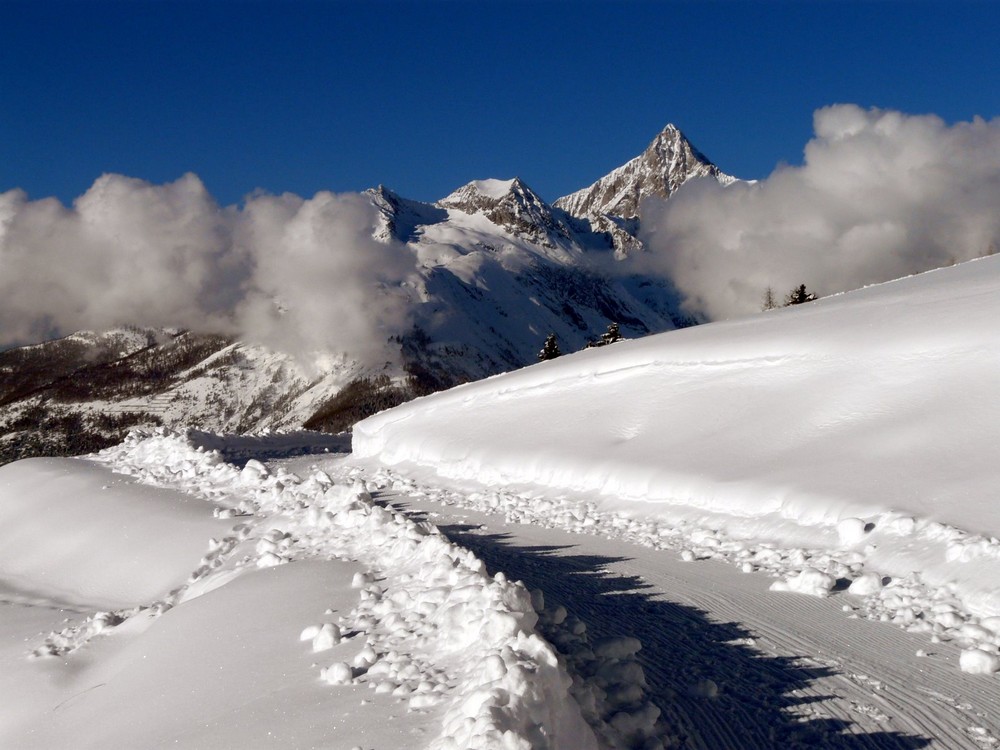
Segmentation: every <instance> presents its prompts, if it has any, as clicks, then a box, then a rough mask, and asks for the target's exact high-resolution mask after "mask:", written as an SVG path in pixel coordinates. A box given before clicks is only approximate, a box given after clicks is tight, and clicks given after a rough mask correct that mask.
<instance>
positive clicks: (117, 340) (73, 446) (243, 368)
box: [0, 329, 362, 463]
mask: <svg viewBox="0 0 1000 750" xmlns="http://www.w3.org/2000/svg"><path fill="white" fill-rule="evenodd" d="M0 367H2V368H3V369H4V370H5V371H6V372H5V377H4V378H3V379H2V380H0V382H2V383H3V386H4V390H3V392H2V394H0V463H3V462H6V461H10V460H14V459H17V458H23V457H27V456H33V455H65V454H76V453H85V452H88V451H92V450H96V449H100V448H103V447H107V446H109V445H114V444H116V443H118V442H120V441H121V440H122V439H123V438H124V435H125V434H126V433H127V431H128V430H129V429H130V428H132V427H136V426H144V427H152V426H159V425H168V426H169V425H186V426H190V427H195V428H201V429H206V430H214V431H220V432H221V431H226V432H247V431H254V430H260V429H262V428H265V427H266V428H283V427H296V426H301V425H302V424H303V423H304V422H305V421H307V420H308V419H309V418H310V417H311V416H312V415H314V414H315V413H316V411H317V410H318V409H320V408H321V407H322V406H323V405H325V404H327V403H328V401H329V399H330V395H331V394H335V393H337V392H338V391H339V390H340V389H341V388H343V387H344V386H345V385H346V384H347V383H349V382H351V381H352V380H354V379H356V378H357V377H358V376H359V374H361V373H362V370H361V368H360V367H358V366H357V365H355V364H352V363H350V362H346V361H344V360H340V361H336V360H331V361H330V362H329V363H328V364H327V366H326V369H325V371H324V373H322V374H309V373H307V372H306V371H305V370H304V369H303V368H302V367H301V366H300V365H299V364H298V363H297V362H296V360H295V359H294V358H292V357H290V356H288V355H284V354H279V353H275V352H271V351H268V350H267V349H265V348H263V347H260V346H254V345H250V344H244V343H239V342H233V341H231V340H230V339H228V338H226V337H222V336H212V335H205V334H196V333H192V332H178V331H173V332H168V331H162V330H139V329H134V330H132V329H130V330H125V331H111V332H108V333H106V334H94V333H90V332H83V333H79V334H74V335H72V336H69V337H67V338H65V339H60V340H57V341H51V342H47V343H45V344H39V345H36V346H32V347H24V348H21V349H13V350H9V351H7V352H3V353H0Z"/></svg>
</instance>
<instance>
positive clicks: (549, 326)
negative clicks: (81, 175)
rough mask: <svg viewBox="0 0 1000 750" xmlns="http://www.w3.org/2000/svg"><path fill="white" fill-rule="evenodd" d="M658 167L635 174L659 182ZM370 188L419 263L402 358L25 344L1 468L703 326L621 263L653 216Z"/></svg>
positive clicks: (489, 193) (93, 341)
mask: <svg viewBox="0 0 1000 750" xmlns="http://www.w3.org/2000/svg"><path fill="white" fill-rule="evenodd" d="M664 132H666V131H664ZM662 135H663V134H662V133H661V136H662ZM659 138H660V136H658V139H659ZM656 142H657V141H656V140H654V143H656ZM664 148H666V146H664ZM648 150H649V149H647V151H648ZM662 150H663V149H661V151H662ZM692 153H696V152H693V151H692ZM641 158H642V156H641V155H640V157H637V159H641ZM635 161H636V160H632V161H631V162H629V164H632V163H633V162H635ZM661 162H662V163H663V164H666V162H663V161H662V160H661ZM661 162H655V163H661ZM677 163H680V162H676V161H675V162H671V165H673V166H672V167H671V168H672V169H675V173H673V174H672V175H671V174H668V175H664V176H663V180H662V181H665V183H664V184H671V185H672V184H674V183H675V182H676V183H678V184H682V183H683V181H685V180H686V179H688V178H689V177H690V176H692V175H694V172H697V173H698V174H700V173H701V172H703V171H704V170H705V169H707V168H706V167H704V165H703V164H702V162H701V161H699V162H698V164H697V165H695V167H694V168H693V169H694V172H693V173H692V175H689V176H688V177H684V176H683V175H679V174H678V173H676V168H677ZM685 163H686V162H685ZM627 166H628V164H626V165H623V167H622V168H620V169H619V170H616V172H620V170H621V169H624V168H625V167H627ZM650 168H652V167H649V165H648V164H647V165H646V167H645V168H644V170H639V171H635V170H633V172H631V173H629V175H627V176H630V177H631V178H643V179H645V178H648V171H649V169H650ZM616 172H612V173H611V174H612V175H614V174H616ZM682 177H683V179H682ZM671 180H672V182H671ZM647 181H648V180H647ZM654 182H655V181H654ZM630 190H631V191H632V192H633V193H636V194H642V193H643V191H644V190H645V191H647V192H648V190H649V187H648V185H646V184H645V183H642V184H636V185H633V186H631V187H630ZM363 195H364V196H365V197H366V198H367V200H368V201H369V202H370V203H371V205H372V208H373V211H374V212H375V225H374V228H373V237H374V238H375V239H377V240H379V241H382V242H385V243H398V250H399V252H407V253H412V254H413V258H414V262H415V273H414V274H413V275H412V277H411V278H410V280H409V281H407V282H406V284H404V285H403V287H401V288H400V289H398V290H395V291H394V293H395V294H398V295H402V297H403V298H404V306H405V310H406V320H407V326H408V327H407V328H405V329H404V330H400V331H397V332H396V333H395V335H393V336H392V337H391V338H390V344H391V347H392V348H393V350H395V351H398V358H396V360H397V361H395V362H388V363H383V364H381V365H371V364H369V365H365V364H363V363H361V362H358V361H354V360H352V359H351V358H350V357H347V356H345V355H343V354H342V353H337V352H331V353H330V354H332V355H333V356H332V357H331V356H327V357H326V358H325V360H326V363H325V364H324V365H322V366H321V367H319V369H318V370H317V369H311V368H309V367H304V366H302V365H301V364H300V363H299V362H297V361H296V360H295V359H294V358H293V357H291V356H289V355H285V354H282V353H280V352H276V351H272V350H269V349H267V348H266V347H263V346H260V345H257V344H254V343H252V342H250V341H242V340H237V339H235V338H234V337H232V336H219V335H214V334H212V333H211V332H199V331H160V330H153V329H137V328H136V329H133V328H129V329H127V330H126V334H122V333H119V334H115V335H112V334H111V333H96V334H82V333H81V334H73V335H72V336H70V337H67V338H65V339H61V340H58V341H53V342H47V343H43V344H40V345H35V346H34V347H31V348H30V349H31V351H28V349H22V350H10V351H8V352H4V353H0V394H4V393H7V394H8V397H6V398H3V399H0V462H3V461H4V460H10V459H12V458H19V457H24V456H27V455H38V454H44V453H53V452H55V453H59V452H67V451H68V450H73V451H76V452H80V451H81V450H93V449H96V448H99V447H104V446H105V445H108V444H111V443H114V442H117V441H118V440H119V439H121V437H122V436H123V431H124V430H126V429H127V428H129V427H132V426H160V425H162V426H167V427H179V426H191V427H195V428H198V429H204V430H209V431H215V432H248V431H259V430H262V429H290V428H297V427H301V426H303V425H309V426H310V427H314V428H319V429H324V430H329V431H339V430H342V429H346V428H349V427H350V426H351V424H353V421H355V420H356V419H357V418H360V417H362V416H367V414H370V413H372V412H373V411H377V410H379V409H381V408H385V407H386V406H391V405H395V404H396V403H400V402H401V401H403V400H406V399H408V398H412V397H413V396H416V395H421V394H423V393H428V392H431V391H434V390H440V389H442V388H447V387H450V386H452V385H455V384H457V383H462V382H468V381H472V380H478V379H481V378H483V377H487V376H489V375H494V374H498V373H500V372H504V371H507V370H511V369H516V368H519V367H523V366H524V365H527V364H531V363H532V362H534V361H535V357H536V354H537V352H538V350H539V348H540V347H541V345H542V343H543V342H544V340H545V337H546V336H547V335H548V334H550V333H554V334H555V335H556V336H557V338H558V340H559V342H560V347H561V348H562V350H563V351H575V350H578V349H582V348H584V347H585V346H586V345H587V344H588V343H589V342H592V341H594V340H597V339H599V337H600V335H601V334H602V333H604V332H605V330H606V329H607V326H608V325H609V324H611V323H618V324H619V326H620V328H621V332H622V335H624V336H625V337H629V338H637V337H641V336H645V335H647V334H649V333H654V332H661V331H666V330H671V329H673V328H677V327H683V326H685V325H689V324H691V323H692V322H695V321H692V320H691V319H690V317H689V316H688V315H687V314H686V313H685V312H684V311H683V310H682V308H681V299H680V295H679V294H678V293H677V292H676V290H675V289H674V288H673V287H672V285H671V284H670V283H669V282H667V281H665V280H663V279H661V278H656V277H648V276H637V275H627V274H623V273H622V268H623V267H620V266H618V265H617V264H616V263H615V259H616V258H617V259H621V258H622V257H624V256H625V255H627V254H628V252H629V251H630V249H635V248H637V247H641V246H640V244H639V240H638V238H637V236H636V230H637V228H638V219H633V218H629V217H618V216H613V215H610V214H607V213H604V214H591V215H588V216H583V217H581V216H576V215H573V214H572V213H570V212H569V211H567V210H566V209H564V208H561V207H559V206H558V205H555V204H550V203H547V202H546V201H544V200H543V199H542V198H541V197H540V196H539V195H538V194H537V193H535V192H534V191H533V190H532V189H531V188H530V187H529V186H528V185H527V183H525V181H524V180H522V179H521V178H520V177H514V178H512V179H508V180H497V179H486V180H473V181H471V182H469V183H466V184H465V185H463V186H461V187H459V188H457V189H456V190H454V191H453V192H452V193H450V194H449V195H447V196H445V197H444V198H442V199H440V200H438V201H436V202H434V203H424V202H421V201H415V200H411V199H408V198H405V197H403V196H400V195H399V194H397V193H395V192H394V191H392V190H390V189H389V188H387V187H385V186H383V185H379V186H378V187H376V188H372V189H369V190H367V191H365V192H364V193H363ZM556 203H557V204H558V201H557V202H556ZM328 323H329V321H316V322H315V324H316V325H325V324H328Z"/></svg>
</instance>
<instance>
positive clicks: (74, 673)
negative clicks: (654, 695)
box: [0, 430, 663, 750]
mask: <svg viewBox="0 0 1000 750" xmlns="http://www.w3.org/2000/svg"><path fill="white" fill-rule="evenodd" d="M244 444H245V441H244ZM278 453H279V454H280V453H281V451H278ZM95 464H96V465H95ZM101 464H103V466H99V465H101ZM58 465H59V467H61V472H62V473H64V474H66V475H67V476H69V477H74V476H76V474H77V470H79V473H81V474H83V475H85V476H88V477H91V479H92V478H93V477H95V476H96V477H101V478H102V479H103V481H105V484H103V485H100V486H99V488H98V487H93V488H91V490H92V491H91V492H90V493H89V495H88V494H86V493H82V494H80V495H78V496H76V497H74V498H73V503H74V504H75V505H76V506H78V516H79V517H81V518H84V519H86V518H87V515H88V511H89V513H91V514H92V516H93V517H92V518H90V519H89V520H90V521H91V524H90V525H91V526H92V527H94V528H96V529H101V528H103V529H104V530H105V532H110V530H112V529H114V527H115V524H116V523H117V520H118V519H117V516H118V515H119V514H121V513H124V512H125V510H126V508H123V507H117V506H115V505H114V504H112V505H111V506H110V511H109V505H108V503H107V502H106V501H105V500H104V499H103V495H105V494H110V496H111V498H112V500H113V501H114V502H117V503H121V502H122V501H127V500H128V499H129V497H130V496H134V497H135V498H142V497H143V493H145V494H147V495H150V496H151V497H152V496H155V497H156V499H157V501H158V502H161V503H164V504H165V507H164V508H163V510H162V513H161V518H159V519H156V518H154V519H151V524H152V525H151V526H148V527H144V528H143V530H144V531H145V532H147V533H148V532H151V531H155V528H156V522H157V521H160V522H166V523H167V524H170V523H173V524H175V525H176V524H178V523H179V519H182V518H183V514H182V513H179V512H178V511H177V509H176V508H175V509H173V510H169V508H170V506H171V505H174V506H178V507H180V508H182V509H183V508H186V507H188V506H191V505H192V504H194V505H193V506H192V507H194V508H195V509H196V510H198V509H199V507H198V505H199V504H200V513H199V516H200V517H202V519H203V522H204V521H205V520H207V522H208V523H209V526H206V527H204V528H202V527H197V528H195V530H194V531H190V530H189V531H188V532H185V533H181V531H175V532H174V536H175V537H176V538H178V539H179V540H181V541H183V542H184V545H183V548H182V549H179V550H178V549H174V548H175V547H176V546H177V545H166V546H167V549H168V551H169V552H170V554H171V560H172V562H173V563H175V564H174V565H173V567H172V568H171V570H172V571H173V574H174V577H173V581H172V583H166V582H164V583H163V586H164V588H165V587H166V586H169V585H173V584H179V585H175V586H174V588H172V589H170V590H169V591H164V590H162V589H161V590H160V594H159V598H157V599H155V600H149V599H146V600H145V601H136V600H137V599H142V597H144V596H147V595H150V593H149V591H148V590H139V589H126V590H125V591H126V593H128V594H129V595H128V596H125V594H122V598H121V599H120V600H119V602H120V603H123V604H128V605H131V606H127V607H123V608H119V609H116V610H114V611H108V612H97V613H93V612H92V610H91V611H90V612H91V613H90V614H87V609H86V607H85V606H84V607H83V609H82V611H81V610H77V611H73V612H71V616H70V617H69V618H66V619H65V620H63V621H62V622H61V623H60V624H59V625H58V626H56V628H54V629H53V631H52V632H51V633H50V634H49V635H48V636H47V637H45V636H44V635H41V636H37V637H36V638H32V637H30V631H27V632H26V631H25V630H24V629H23V628H24V627H25V625H27V626H28V627H38V626H42V625H44V624H45V623H54V622H57V621H58V618H59V617H60V616H61V615H62V614H64V613H65V611H66V610H65V609H63V610H57V609H55V607H57V606H58V604H57V603H56V602H48V603H46V602H45V601H44V600H40V601H31V600H30V597H29V596H22V595H21V594H20V593H18V592H14V591H10V592H4V591H3V589H4V587H3V586H0V592H3V593H4V594H6V596H4V598H3V599H2V600H0V607H3V608H4V609H3V611H4V612H12V613H14V617H13V618H11V619H12V621H13V622H10V621H8V623H6V624H5V625H4V626H3V627H0V658H3V659H4V664H5V666H4V669H0V697H3V699H4V700H3V701H2V703H3V705H5V706H8V707H9V706H18V707H20V709H21V710H17V711H15V713H13V714H11V715H9V716H7V715H5V712H4V711H0V745H3V746H5V747H17V748H48V747H60V746H68V745H70V744H71V745H72V746H74V747H80V748H88V747H94V748H96V747H109V746H125V747H138V746H158V745H160V744H173V745H177V746H181V747H188V748H212V747H218V746H261V745H262V744H265V743H270V742H277V743H279V744H285V745H290V746H295V747H306V746H317V747H319V746H322V747H325V748H337V749H338V750H339V749H342V750H347V748H354V747H360V746H362V745H363V746H365V747H378V748H399V747H407V748H418V747H422V748H430V749H431V750H459V749H461V750H468V749H470V748H473V749H478V750H493V749H494V748H496V749H497V750H500V748H503V750H533V749H534V748H546V749H547V750H598V748H602V750H603V749H608V750H618V749H621V750H625V748H642V749H643V750H662V747H663V743H661V742H660V741H659V740H658V739H657V736H658V735H660V734H661V728H660V725H659V724H658V719H659V714H660V712H659V710H658V709H657V708H656V707H655V706H654V705H653V704H652V703H651V702H650V701H649V699H648V696H647V694H646V691H645V689H644V678H643V674H642V669H641V667H640V666H639V665H638V663H637V662H636V661H635V656H634V655H635V650H636V648H637V647H638V644H637V643H636V642H635V641H634V640H630V639H621V638H606V639H602V640H600V641H599V642H591V641H590V640H589V638H588V636H587V634H586V629H585V627H584V626H583V625H582V623H580V622H579V621H578V620H576V619H567V618H566V615H565V612H564V611H563V610H562V609H561V608H559V607H547V606H546V604H545V602H544V599H543V597H542V595H541V593H540V592H529V591H528V590H527V589H526V588H525V587H524V586H523V585H522V584H521V583H519V582H513V581H511V580H510V579H508V578H507V577H506V576H505V575H504V574H503V572H502V571H497V572H495V574H494V573H490V572H487V571H486V567H485V565H484V564H483V562H482V561H481V560H479V559H478V558H476V557H475V556H474V555H473V554H472V553H470V552H469V551H468V550H465V549H463V548H461V547H459V546H457V545H455V544H454V543H452V542H450V541H448V540H447V539H446V538H445V537H444V536H443V535H442V534H441V533H440V532H439V531H438V530H437V529H436V528H435V527H433V526H432V525H431V524H429V523H426V522H423V521H419V520H414V519H410V518H408V517H407V516H405V515H404V514H402V513H399V512H397V511H394V510H393V509H391V508H387V507H384V506H383V504H381V503H379V502H376V501H375V500H373V498H372V496H371V494H370V491H369V490H375V489H384V485H380V484H378V482H373V483H368V482H365V481H364V480H363V478H361V477H359V476H358V472H357V471H348V474H347V475H346V476H345V477H341V478H340V479H341V481H334V480H332V479H331V478H330V476H329V475H328V474H326V473H325V472H324V471H322V470H320V469H318V468H316V466H315V465H313V466H306V467H303V468H302V469H301V470H300V473H301V474H302V475H303V476H305V477H306V478H305V479H303V478H302V477H301V476H299V475H298V474H296V473H294V472H290V471H288V470H287V468H286V467H285V466H282V465H272V466H271V467H268V466H265V465H264V464H263V463H261V462H260V461H258V460H256V459H248V460H246V461H245V463H244V465H243V467H242V469H240V468H238V467H236V466H234V465H233V464H229V463H226V462H225V461H224V460H223V459H222V456H221V454H220V453H219V452H217V451H205V450H204V449H203V448H202V447H199V446H196V445H194V444H193V443H192V442H191V439H190V437H185V436H181V435H177V434H175V433H170V432H169V431H166V430H158V431H156V432H155V433H152V434H150V433H145V432H141V431H136V432H134V433H132V434H131V435H130V436H129V438H128V439H127V440H126V441H125V442H124V443H123V444H122V445H120V446H117V447H115V448H111V449H108V450H106V451H102V452H101V453H100V454H97V455H95V456H91V457H89V459H88V460H86V461H79V460H75V459H62V460H60V461H59V462H58ZM44 466H47V464H46V463H45V462H44V461H39V462H35V463H28V462H24V463H22V464H21V465H18V464H12V465H11V466H10V467H4V468H3V470H2V474H3V476H0V507H3V508H4V509H10V508H13V510H14V512H13V514H11V518H10V520H11V523H10V524H8V526H7V527H4V528H2V529H0V533H3V534H4V535H5V536H7V537H9V538H10V539H12V540H16V539H17V538H18V537H19V535H20V531H21V527H23V526H25V524H27V527H28V528H29V529H30V528H32V524H35V523H36V520H37V519H39V518H41V519H45V515H46V514H45V510H46V509H47V508H49V507H50V506H53V504H55V506H56V507H57V506H58V498H55V497H49V498H40V499H38V500H37V505H36V506H35V508H34V513H25V512H22V510H23V503H19V502H18V497H11V496H9V493H6V492H5V491H6V490H9V489H10V488H11V487H13V488H14V489H17V488H18V487H20V485H25V486H30V485H31V484H32V482H33V478H34V480H38V479H39V477H41V476H43V474H42V473H41V472H40V469H39V468H37V467H44ZM11 467H13V468H11ZM105 467H106V468H105ZM108 469H111V470H113V472H115V473H114V474H112V473H111V472H110V471H108ZM9 474H13V475H15V476H17V477H18V482H13V483H11V482H5V481H4V477H6V476H7V475H9ZM116 474H117V476H116ZM21 475H24V476H21ZM22 480H23V481H22ZM149 485H152V487H150V486H149ZM112 487H114V489H113V491H112V492H111V493H107V492H106V491H107V490H109V488H112ZM154 488H158V489H154ZM22 489H23V487H22ZM126 505H127V502H126ZM147 510H148V509H147ZM206 516H207V519H206V518H205V517H206ZM213 516H214V519H215V520H212V517H213ZM71 520H72V519H71ZM46 523H49V521H46ZM209 528H211V529H215V528H218V529H221V530H224V531H225V532H226V533H225V534H224V535H220V538H212V539H210V540H205V542H204V546H203V547H202V548H201V549H202V551H204V550H205V549H206V548H207V552H204V554H203V556H202V557H201V560H200V562H198V561H197V558H196V557H191V543H192V541H198V539H199V534H202V533H204V535H205V536H207V533H206V532H205V529H209ZM43 530H44V529H43ZM62 535H63V536H64V537H66V536H68V534H66V533H65V531H64V533H63V534H62ZM106 535H110V534H109V533H108V534H106ZM58 536H59V535H52V537H53V539H51V540H48V541H55V542H57V544H56V545H54V547H53V548H54V549H57V548H58V547H59V545H58V541H59V539H58ZM90 536H94V534H93V533H91V534H90V535H89V536H88V539H89V537H90ZM100 536H101V534H99V533H98V534H97V537H98V538H100ZM201 538H202V539H204V536H202V537H201ZM93 544H94V542H93V541H92V540H91V541H90V542H89V543H88V544H86V545H84V547H83V548H81V549H79V550H76V552H77V553H78V554H79V555H81V556H82V558H84V559H85V558H86V556H87V554H88V551H89V550H90V547H91V546H93ZM140 546H141V545H140ZM45 549H46V548H44V547H43V549H42V552H44V551H45ZM161 554H163V553H162V552H156V551H155V550H154V551H153V552H152V553H151V557H152V559H153V560H155V559H157V558H158V557H159V555H161ZM36 557H37V558H39V559H40V560H42V561H43V562H44V558H45V557H46V555H45V554H40V555H36ZM72 557H73V556H72V555H68V556H66V557H65V559H64V560H62V561H61V562H60V566H61V572H60V573H59V575H55V576H50V575H49V573H50V572H51V571H50V569H49V568H45V567H38V566H36V567H38V569H39V570H41V573H40V574H39V577H38V580H37V581H35V580H34V579H32V577H31V573H32V570H28V571H27V573H26V574H25V576H23V578H24V580H25V581H26V582H27V583H28V584H29V585H31V584H38V583H39V582H41V583H44V584H48V585H52V586H53V587H54V588H55V589H56V590H58V589H59V588H60V586H61V584H64V583H66V582H69V583H70V584H72V585H71V586H70V589H71V591H72V590H73V589H75V588H81V587H82V584H80V583H78V582H77V579H76V578H74V577H73V575H72V572H73V571H72ZM113 558H114V545H112V548H111V549H110V550H105V551H104V554H103V557H102V558H101V560H102V561H103V562H105V563H107V564H108V566H109V567H110V568H112V570H113V572H112V573H110V574H108V575H106V576H104V577H105V578H110V579H111V580H112V581H117V580H119V579H121V580H124V581H126V582H128V581H131V580H132V579H133V578H134V579H137V580H141V579H142V569H141V568H140V569H139V570H128V569H127V564H126V563H127V561H121V564H119V565H116V564H115V561H114V559H113ZM184 560H189V562H188V563H184ZM185 564H187V565H190V566H192V567H194V572H192V573H191V574H190V575H188V576H187V577H186V579H184V578H183V576H178V575H177V574H178V573H179V572H180V571H181V570H184V568H183V567H182V566H183V565H185ZM93 567H94V566H91V568H88V569H87V571H86V572H87V573H88V575H87V576H86V577H85V579H84V582H85V583H86V582H89V581H91V580H96V581H98V582H101V581H102V576H101V575H100V571H99V570H93ZM98 567H99V566H98ZM122 567H124V569H125V572H124V573H123V572H121V570H118V568H122ZM187 569H188V570H190V569H191V568H187ZM0 572H2V569H0ZM57 572H58V571H57ZM53 578H55V579H61V580H55V581H53V580H50V579H53ZM166 580H168V579H165V581H166ZM2 583H4V582H3V579H2V577H0V584H2ZM31 590H32V589H31V588H30V587H29V588H27V589H25V591H26V592H27V593H30V592H31ZM324 608H325V609H324ZM35 614H41V615H44V616H41V617H36V616H34V615H35ZM307 617H308V619H306V618H307ZM12 625H13V627H11V626H12ZM536 625H538V626H539V627H541V628H543V629H544V630H545V631H546V632H547V633H548V634H549V635H550V636H551V637H554V638H556V639H557V640H558V641H559V642H560V644H561V645H562V646H563V647H565V646H567V645H570V646H572V647H573V653H572V655H571V656H570V657H561V656H559V655H558V653H557V651H556V650H554V648H553V646H552V645H551V644H550V643H549V642H547V641H546V640H544V639H543V638H542V637H540V636H539V633H538V630H537V629H536ZM25 636H28V637H25ZM19 641H20V643H21V649H24V648H25V645H28V644H30V645H29V646H28V648H29V649H30V652H31V656H32V657H33V658H27V659H26V658H25V657H26V656H28V654H26V653H25V652H24V651H23V650H22V651H21V653H20V654H16V653H15V652H16V651H17V650H18V649H17V644H18V642H19ZM18 656H20V658H18ZM8 663H9V664H8ZM363 693H367V694H368V697H363V695H362V694H363ZM22 694H23V695H22ZM50 714H51V715H50ZM121 715H128V716H130V717H132V718H134V719H135V720H134V721H131V720H130V721H128V722H123V721H121V720H120V719H117V718H115V717H118V716H121ZM397 717H399V720H397V721H396V722H395V723H394V724H388V722H390V721H392V720H393V719H396V718H397ZM404 717H405V718H404Z"/></svg>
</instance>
